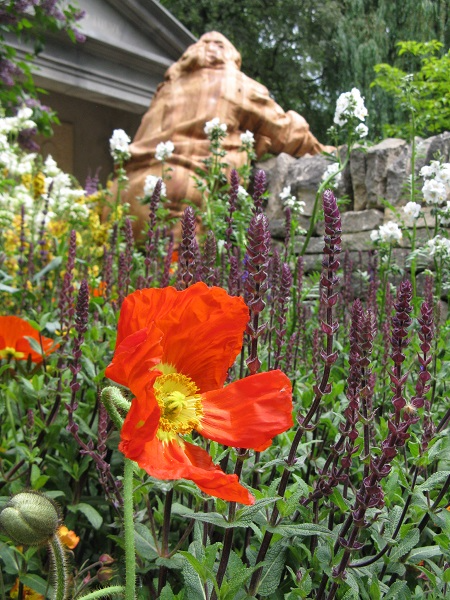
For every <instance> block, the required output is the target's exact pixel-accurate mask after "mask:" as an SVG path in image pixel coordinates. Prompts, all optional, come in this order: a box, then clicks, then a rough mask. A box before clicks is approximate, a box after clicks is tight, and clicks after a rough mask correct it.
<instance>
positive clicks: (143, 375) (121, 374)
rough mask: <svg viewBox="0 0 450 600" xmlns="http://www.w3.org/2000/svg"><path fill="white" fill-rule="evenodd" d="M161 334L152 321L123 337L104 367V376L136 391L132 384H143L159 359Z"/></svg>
mask: <svg viewBox="0 0 450 600" xmlns="http://www.w3.org/2000/svg"><path fill="white" fill-rule="evenodd" d="M162 336H163V334H162V332H161V331H160V330H159V329H158V328H157V327H156V326H155V324H154V323H152V324H150V325H149V326H148V327H145V328H144V329H140V330H138V331H135V332H134V333H132V334H131V335H128V336H127V337H125V338H124V339H123V340H122V342H121V343H120V344H118V345H116V350H115V352H114V356H113V359H112V361H111V363H110V364H109V365H108V366H107V367H106V371H105V375H106V377H108V378H109V379H111V380H112V381H115V382H116V383H119V384H120V385H124V386H126V387H129V388H130V389H132V391H133V392H134V393H137V392H135V391H134V390H133V384H134V387H135V386H136V384H138V385H139V383H138V382H139V381H140V382H141V385H145V383H146V381H147V379H148V374H149V372H150V370H151V369H153V368H154V367H155V366H156V365H157V364H158V363H159V362H160V361H161V356H162V346H161V338H162Z"/></svg>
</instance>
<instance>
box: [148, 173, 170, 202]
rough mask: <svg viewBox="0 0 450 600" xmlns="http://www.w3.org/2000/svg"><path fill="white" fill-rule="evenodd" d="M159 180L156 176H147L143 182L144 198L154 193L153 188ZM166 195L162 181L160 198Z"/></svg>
mask: <svg viewBox="0 0 450 600" xmlns="http://www.w3.org/2000/svg"><path fill="white" fill-rule="evenodd" d="M159 179H161V177H156V175H147V177H146V178H145V181H144V196H151V195H152V194H153V192H154V191H155V186H156V184H157V183H158V180H159ZM166 193H167V190H166V184H165V183H164V182H163V181H162V182H161V196H164V197H165V196H166Z"/></svg>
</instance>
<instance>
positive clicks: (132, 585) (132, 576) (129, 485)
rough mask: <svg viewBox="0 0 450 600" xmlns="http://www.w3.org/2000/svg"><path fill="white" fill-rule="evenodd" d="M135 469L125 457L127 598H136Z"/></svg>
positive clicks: (124, 513) (124, 515)
mask: <svg viewBox="0 0 450 600" xmlns="http://www.w3.org/2000/svg"><path fill="white" fill-rule="evenodd" d="M133 471H134V463H133V461H132V460H130V459H129V458H125V463H124V472H123V529H124V539H125V600H135V598H136V596H135V590H136V550H135V546H134V520H133Z"/></svg>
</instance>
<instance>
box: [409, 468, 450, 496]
mask: <svg viewBox="0 0 450 600" xmlns="http://www.w3.org/2000/svg"><path fill="white" fill-rule="evenodd" d="M449 477H450V471H437V472H436V473H433V475H430V477H428V479H427V480H426V481H424V482H423V483H421V484H420V485H417V486H416V488H415V490H414V491H415V492H429V491H430V490H433V489H434V488H435V487H436V486H438V485H439V484H440V483H441V482H442V481H445V480H446V479H447V478H449Z"/></svg>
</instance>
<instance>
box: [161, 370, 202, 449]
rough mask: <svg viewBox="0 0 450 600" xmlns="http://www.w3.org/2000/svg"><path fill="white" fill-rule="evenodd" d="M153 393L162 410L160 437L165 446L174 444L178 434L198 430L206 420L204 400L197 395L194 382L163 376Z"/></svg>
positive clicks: (175, 375) (177, 375)
mask: <svg viewBox="0 0 450 600" xmlns="http://www.w3.org/2000/svg"><path fill="white" fill-rule="evenodd" d="M158 368H159V365H158ZM154 391H155V396H156V400H157V402H158V405H159V408H160V409H161V417H160V420H159V430H158V434H157V435H158V438H159V439H160V440H161V441H162V442H168V441H170V440H172V439H173V438H174V436H175V434H181V435H183V434H187V433H190V432H191V431H192V430H193V429H195V428H196V427H197V426H198V424H199V423H200V420H201V418H202V416H203V410H202V402H201V399H202V397H201V395H200V394H197V393H196V392H198V388H197V386H196V385H195V383H194V382H193V381H192V379H190V378H189V377H186V375H181V374H180V373H169V374H166V375H160V376H159V377H158V378H157V379H156V381H155V384H154Z"/></svg>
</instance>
